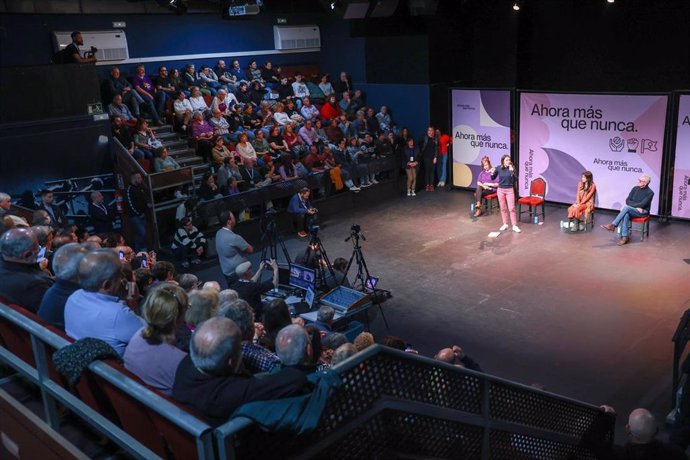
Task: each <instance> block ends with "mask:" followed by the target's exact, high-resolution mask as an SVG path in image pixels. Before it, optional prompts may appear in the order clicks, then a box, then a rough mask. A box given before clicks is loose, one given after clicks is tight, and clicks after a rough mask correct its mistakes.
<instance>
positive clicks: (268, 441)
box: [0, 304, 615, 459]
mask: <svg viewBox="0 0 690 460" xmlns="http://www.w3.org/2000/svg"><path fill="white" fill-rule="evenodd" d="M0 340H1V341H2V344H3V345H2V347H0V359H2V360H3V361H5V362H8V363H10V364H12V365H13V367H15V368H18V370H19V371H20V372H21V373H22V375H24V374H25V372H23V371H25V370H26V369H25V368H21V366H15V365H14V364H15V363H13V362H12V361H11V360H10V354H11V355H13V356H16V357H18V359H21V360H22V361H23V362H24V364H25V365H26V367H29V368H30V369H34V370H38V369H43V370H44V371H45V375H40V374H41V372H38V371H37V373H38V374H39V375H38V377H37V378H36V379H32V380H35V381H34V383H36V384H38V385H39V386H41V387H45V388H48V389H51V388H52V387H51V385H53V386H55V387H57V388H58V389H60V390H62V391H63V392H64V393H65V394H67V395H70V394H71V393H72V392H73V393H75V394H76V395H78V396H79V398H81V399H82V400H85V401H88V403H89V405H91V406H92V407H94V408H97V410H98V411H102V413H103V414H105V415H106V416H107V417H109V418H110V420H111V421H112V422H111V423H112V429H111V430H104V432H106V433H108V434H109V435H110V436H111V439H114V440H115V441H116V442H119V443H120V444H121V445H123V444H126V443H127V442H128V439H132V438H133V439H132V440H131V441H130V442H129V444H128V445H123V447H129V449H130V450H134V453H133V454H134V456H135V457H139V458H143V457H145V456H149V457H151V456H155V457H159V458H177V459H180V458H185V459H186V458H232V457H237V458H285V457H287V456H293V455H300V456H303V457H304V458H312V457H317V458H362V457H370V456H372V454H373V455H374V456H379V457H382V458H383V457H390V456H395V455H397V454H401V453H403V452H405V453H406V454H408V455H417V456H423V457H427V456H434V457H438V458H456V457H458V455H457V454H458V453H462V455H464V456H465V457H463V458H480V457H481V456H482V454H483V453H484V454H486V453H491V454H494V453H495V454H498V455H499V457H501V458H518V457H526V456H531V455H537V454H540V458H560V457H562V456H564V455H566V456H567V455H570V457H568V458H583V459H584V458H592V456H591V454H590V451H589V449H588V448H587V444H586V443H584V442H583V438H585V437H586V438H587V439H588V440H589V441H592V440H594V441H597V442H604V443H606V442H608V443H610V442H611V440H612V438H613V436H612V433H613V426H614V421H615V419H614V417H613V416H611V415H610V414H605V413H603V412H602V411H600V410H599V408H598V407H596V406H591V405H589V404H585V403H581V402H577V401H572V400H569V399H567V398H563V397H560V396H557V395H553V394H550V393H547V392H544V391H541V390H537V389H534V388H530V387H525V386H522V385H519V384H515V383H512V382H507V381H504V380H501V379H499V378H496V377H492V376H489V375H486V374H482V373H477V372H473V371H469V370H467V369H459V368H457V367H455V366H452V365H447V364H443V363H439V362H438V361H434V360H431V359H429V358H425V357H422V356H417V355H410V354H407V353H404V352H401V351H398V350H394V349H391V348H387V347H382V346H378V345H375V346H372V347H369V348H367V349H366V350H364V351H363V352H361V353H358V354H357V355H355V356H353V357H351V358H350V359H348V360H346V361H344V362H343V363H341V364H339V365H337V366H336V367H335V368H334V371H335V372H336V373H337V374H338V376H339V378H340V379H341V381H342V383H341V385H340V387H339V389H338V390H336V391H335V392H333V393H332V394H331V395H330V397H329V399H328V402H327V405H326V408H325V410H324V412H323V413H322V414H321V417H320V421H319V424H318V427H317V429H316V430H315V431H314V432H312V433H309V434H305V435H300V436H295V435H294V434H292V433H285V432H282V433H270V432H264V431H261V430H259V429H257V427H256V425H254V424H253V423H251V422H250V421H249V420H248V419H245V418H236V419H232V420H230V421H229V422H228V423H226V424H225V425H222V426H220V427H218V428H217V429H215V430H214V431H213V432H211V429H210V428H209V427H208V425H206V424H204V423H203V422H201V421H200V420H198V418H196V417H195V415H194V414H192V413H191V412H190V411H188V410H187V409H184V408H181V407H179V406H177V405H176V404H175V403H174V402H172V401H170V400H167V399H166V398H164V397H163V396H162V395H160V394H157V393H156V392H154V391H152V390H150V389H148V388H146V387H145V386H144V385H142V384H141V382H140V381H138V379H137V378H136V377H134V376H132V375H131V374H130V373H129V372H127V371H126V370H125V369H123V368H122V367H121V366H119V365H118V364H117V363H113V362H95V363H92V364H91V365H90V366H89V371H88V372H87V373H86V374H85V375H84V377H83V378H82V379H81V380H80V384H79V385H78V386H77V388H76V389H69V388H68V387H67V386H66V383H65V382H64V380H63V379H62V378H61V377H59V376H57V375H55V374H54V371H50V372H49V371H48V370H46V369H47V368H48V367H49V366H50V362H51V358H50V353H47V354H44V355H42V354H41V353H39V352H37V349H38V348H41V347H42V346H47V347H48V348H51V349H57V348H61V347H62V346H65V345H67V344H68V343H69V340H68V339H67V338H65V337H64V336H61V335H60V334H57V333H55V331H51V330H50V328H49V327H45V326H44V325H42V324H41V322H40V320H39V319H38V318H36V317H35V316H33V315H31V314H30V313H28V312H27V311H25V310H23V309H22V308H21V307H18V306H6V305H1V304H0ZM42 360H45V362H44V363H41V361H42ZM33 364H36V365H37V366H34V365H33ZM48 377H49V378H50V380H47V378H48ZM68 391H69V392H70V393H68ZM97 391H102V394H98V393H97ZM49 394H50V395H51V396H53V395H57V396H58V397H57V398H56V399H58V401H60V403H63V402H66V403H67V404H66V405H67V407H69V408H70V409H72V408H73V407H74V406H73V405H70V404H69V398H66V397H60V394H59V392H58V391H56V390H54V389H52V390H51V391H50V392H49ZM104 403H105V404H104ZM80 415H81V416H82V417H84V418H85V419H86V420H87V422H91V421H93V420H94V419H96V418H97V417H99V415H98V414H97V413H96V412H94V411H91V412H87V413H84V412H82V413H80ZM92 417H93V418H92ZM602 417H604V419H603V421H604V423H603V424H602V423H601V421H602ZM595 422H596V423H595ZM115 424H117V425H119V426H121V427H122V429H123V430H124V432H123V433H121V434H120V435H119V436H117V435H116V434H117V428H116V425H115ZM56 427H57V426H56ZM593 427H597V428H596V430H595V431H593ZM125 433H126V434H125ZM211 436H213V438H214V439H215V448H216V452H215V453H214V452H213V451H212V446H211V445H210V441H211ZM487 439H488V441H486V440H487ZM132 446H141V447H134V448H133V447H132ZM276 446H280V449H277V448H276ZM129 453H132V452H129Z"/></svg>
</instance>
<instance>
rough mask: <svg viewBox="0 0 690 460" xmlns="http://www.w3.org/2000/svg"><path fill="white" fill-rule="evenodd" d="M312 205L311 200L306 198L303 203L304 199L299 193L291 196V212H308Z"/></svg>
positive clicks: (289, 206)
mask: <svg viewBox="0 0 690 460" xmlns="http://www.w3.org/2000/svg"><path fill="white" fill-rule="evenodd" d="M311 207H312V206H311V201H309V200H306V201H304V203H303V202H302V200H300V197H299V193H296V194H294V195H293V196H292V198H290V204H289V205H288V212H289V213H291V214H306V213H307V210H308V209H309V208H311Z"/></svg>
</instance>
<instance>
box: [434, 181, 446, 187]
mask: <svg viewBox="0 0 690 460" xmlns="http://www.w3.org/2000/svg"><path fill="white" fill-rule="evenodd" d="M445 186H446V183H445V182H439V183H438V185H437V186H436V187H438V188H441V187H445Z"/></svg>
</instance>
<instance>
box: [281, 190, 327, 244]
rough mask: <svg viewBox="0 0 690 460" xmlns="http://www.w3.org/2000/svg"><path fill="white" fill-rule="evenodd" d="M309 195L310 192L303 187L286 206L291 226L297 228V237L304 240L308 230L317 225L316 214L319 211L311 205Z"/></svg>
mask: <svg viewBox="0 0 690 460" xmlns="http://www.w3.org/2000/svg"><path fill="white" fill-rule="evenodd" d="M310 195H311V190H309V189H308V188H307V187H304V188H302V190H300V191H299V192H298V193H296V194H295V195H294V196H293V197H292V198H290V204H289V205H288V213H289V214H290V216H291V217H292V222H293V225H294V226H296V227H297V230H298V231H297V235H299V237H300V238H306V236H307V234H308V233H307V231H308V229H310V228H311V227H312V226H314V225H318V219H317V217H316V214H317V213H318V212H319V211H318V209H316V208H315V207H313V206H312V205H311V200H309V196H310Z"/></svg>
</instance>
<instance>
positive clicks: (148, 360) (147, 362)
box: [123, 284, 187, 396]
mask: <svg viewBox="0 0 690 460" xmlns="http://www.w3.org/2000/svg"><path fill="white" fill-rule="evenodd" d="M186 309H187V294H186V293H185V292H184V290H183V289H182V288H180V287H178V286H174V285H172V284H161V285H159V286H158V287H156V288H154V289H152V290H151V291H150V292H149V293H148V295H147V296H146V300H145V301H144V304H143V305H142V307H141V312H142V313H141V315H142V317H143V319H144V321H146V326H145V327H143V328H141V329H139V330H138V331H136V332H135V333H134V335H133V336H132V338H131V340H130V341H129V343H128V344H127V347H126V348H125V352H124V355H123V360H124V362H125V367H126V368H127V370H129V371H130V372H132V373H134V374H136V376H137V377H139V378H140V379H141V380H143V381H144V383H146V384H147V385H150V386H152V387H153V388H155V389H157V390H158V391H160V392H162V393H163V394H165V395H166V396H172V386H173V382H174V381H175V372H176V371H177V367H178V366H179V364H180V361H182V359H183V358H184V357H185V356H187V354H186V353H185V352H183V351H182V350H180V349H179V348H177V347H175V342H176V338H175V330H176V329H177V327H178V326H179V325H180V324H182V319H183V318H184V315H185V312H186Z"/></svg>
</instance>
